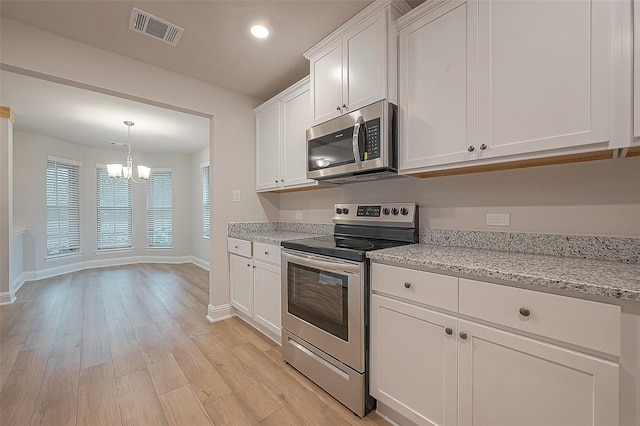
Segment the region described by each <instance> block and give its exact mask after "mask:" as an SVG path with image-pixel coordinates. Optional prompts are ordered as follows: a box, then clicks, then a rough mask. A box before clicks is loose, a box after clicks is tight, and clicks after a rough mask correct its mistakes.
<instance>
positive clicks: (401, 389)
mask: <svg viewBox="0 0 640 426" xmlns="http://www.w3.org/2000/svg"><path fill="white" fill-rule="evenodd" d="M371 318H372V323H371V381H370V384H369V392H370V394H371V395H372V396H373V397H375V398H377V399H378V400H379V401H382V402H384V403H385V404H387V405H388V406H389V407H391V408H392V409H394V410H396V411H397V412H399V413H401V414H403V415H404V416H405V417H407V418H409V419H410V420H411V421H413V422H415V423H417V424H426V425H455V424H456V406H457V398H458V397H457V388H456V376H457V354H456V335H455V333H454V330H455V329H456V318H455V317H454V316H451V315H445V314H441V313H438V312H435V311H431V310H428V309H424V308H420V307H417V306H413V305H410V304H408V303H404V302H400V301H397V300H392V299H389V298H387V297H383V296H379V295H377V294H374V295H373V296H372V297H371ZM447 331H450V333H451V334H447Z"/></svg>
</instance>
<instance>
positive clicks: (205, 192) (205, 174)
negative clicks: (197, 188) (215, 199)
mask: <svg viewBox="0 0 640 426" xmlns="http://www.w3.org/2000/svg"><path fill="white" fill-rule="evenodd" d="M209 200H210V198H209V166H208V165H206V166H204V167H202V236H203V237H204V238H209V217H210V208H211V203H210V202H209Z"/></svg>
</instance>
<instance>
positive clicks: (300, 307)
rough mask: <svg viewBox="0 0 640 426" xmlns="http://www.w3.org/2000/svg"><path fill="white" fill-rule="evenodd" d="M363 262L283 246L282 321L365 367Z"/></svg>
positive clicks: (328, 350)
mask: <svg viewBox="0 0 640 426" xmlns="http://www.w3.org/2000/svg"><path fill="white" fill-rule="evenodd" d="M364 268H365V263H364V262H353V261H348V260H342V259H336V258H331V257H326V256H319V255H313V254H309V253H302V252H298V251H294V250H287V249H285V250H283V251H282V327H283V328H285V329H286V330H288V331H289V332H291V333H293V334H295V335H297V336H298V337H300V338H302V339H304V340H305V341H307V342H309V343H310V344H312V345H313V346H315V347H317V348H318V349H320V350H322V351H323V352H325V353H327V354H329V355H331V356H332V357H334V358H336V359H338V360H339V361H341V362H343V363H345V364H347V365H348V366H350V367H351V368H353V369H354V370H356V371H359V372H364V367H365V362H364V345H365V324H364V315H365V309H364V301H365V297H366V295H365V294H364V292H365V283H364V279H365V270H364Z"/></svg>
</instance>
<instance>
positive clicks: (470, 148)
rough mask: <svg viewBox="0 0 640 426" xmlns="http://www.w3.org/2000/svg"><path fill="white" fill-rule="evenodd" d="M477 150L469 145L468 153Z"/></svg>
mask: <svg viewBox="0 0 640 426" xmlns="http://www.w3.org/2000/svg"><path fill="white" fill-rule="evenodd" d="M475 150H476V147H475V146H473V145H469V148H467V151H469V152H473V151H475Z"/></svg>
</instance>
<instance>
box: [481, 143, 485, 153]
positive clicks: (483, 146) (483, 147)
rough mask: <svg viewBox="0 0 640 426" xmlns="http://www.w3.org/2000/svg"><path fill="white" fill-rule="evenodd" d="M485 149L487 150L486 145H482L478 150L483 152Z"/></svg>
mask: <svg viewBox="0 0 640 426" xmlns="http://www.w3.org/2000/svg"><path fill="white" fill-rule="evenodd" d="M485 149H487V144H486V143H483V144H482V145H480V150H482V151H484V150H485Z"/></svg>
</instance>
